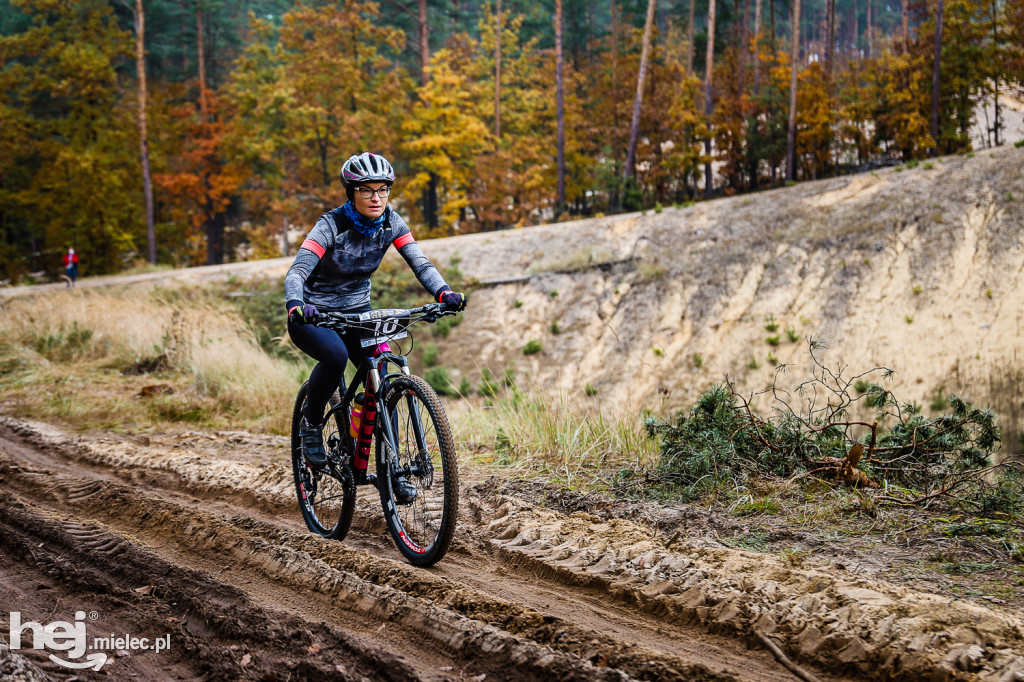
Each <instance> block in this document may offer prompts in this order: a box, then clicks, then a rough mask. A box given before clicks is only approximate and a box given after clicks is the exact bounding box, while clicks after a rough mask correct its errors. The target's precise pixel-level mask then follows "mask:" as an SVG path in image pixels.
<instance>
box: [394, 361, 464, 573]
mask: <svg viewBox="0 0 1024 682" xmlns="http://www.w3.org/2000/svg"><path fill="white" fill-rule="evenodd" d="M383 405H384V409H383V410H382V413H381V414H380V415H379V417H378V419H390V420H391V422H392V424H393V426H394V427H395V429H394V430H395V434H396V438H397V444H396V445H397V453H395V454H396V457H395V460H396V461H395V462H391V461H390V460H391V459H392V458H391V457H389V454H390V453H389V452H388V451H387V450H385V448H386V446H385V444H384V440H385V439H384V436H383V434H384V430H383V425H382V424H379V425H378V427H377V432H378V433H377V439H376V440H377V487H378V489H379V490H380V500H381V505H382V506H383V508H384V517H385V519H386V520H387V524H388V529H389V530H390V531H391V537H392V539H393V540H394V541H395V545H397V546H398V549H399V551H400V552H401V553H402V555H403V556H404V557H405V558H406V560H407V561H409V563H411V564H413V565H414V566H431V565H433V564H435V563H437V562H438V561H440V560H441V558H442V557H443V556H444V555H445V553H446V552H447V551H448V548H449V547H450V546H451V542H452V537H453V536H454V534H455V521H456V516H457V515H458V509H459V474H458V468H457V463H456V459H455V441H454V439H453V438H452V432H451V427H450V425H449V424H448V417H447V416H446V415H445V412H444V407H442V405H441V401H440V399H439V398H438V397H437V393H436V392H435V391H434V389H433V388H431V387H430V385H429V384H428V383H427V382H426V381H424V380H423V379H421V378H419V377H416V376H402V377H398V378H396V379H394V380H393V381H391V384H390V386H389V388H388V389H387V393H386V395H385V396H384V401H383ZM412 410H415V411H416V412H417V413H418V414H419V415H420V422H421V424H422V429H423V437H424V440H425V441H426V442H425V445H426V448H425V451H426V454H427V456H429V458H430V461H431V464H432V466H433V472H432V475H425V474H422V473H421V474H420V475H417V474H416V473H411V474H409V475H408V476H407V479H408V480H409V481H410V482H411V483H412V484H413V485H414V486H415V488H416V493H417V495H416V498H415V500H413V501H412V502H411V503H406V504H399V503H398V502H397V501H396V499H395V492H394V480H393V477H392V476H391V475H390V472H389V467H395V468H397V470H399V471H405V472H409V471H413V472H415V471H417V470H418V471H420V472H422V471H423V470H424V469H425V468H424V467H422V466H420V465H419V464H418V462H419V461H420V460H419V455H418V451H419V448H418V446H417V439H416V428H415V427H416V424H415V420H414V419H413V418H412Z"/></svg>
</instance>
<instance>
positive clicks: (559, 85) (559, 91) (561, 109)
mask: <svg viewBox="0 0 1024 682" xmlns="http://www.w3.org/2000/svg"><path fill="white" fill-rule="evenodd" d="M562 68H563V64H562V0H555V100H556V102H555V105H556V109H557V112H556V116H557V118H558V201H557V203H556V208H555V213H556V214H560V213H561V212H562V211H564V210H565V89H564V84H563V78H562ZM556 217H557V215H556Z"/></svg>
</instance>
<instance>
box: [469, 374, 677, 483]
mask: <svg viewBox="0 0 1024 682" xmlns="http://www.w3.org/2000/svg"><path fill="white" fill-rule="evenodd" d="M460 408H461V409H459V410H457V411H456V413H455V414H453V416H452V422H453V430H454V432H455V436H456V439H457V440H458V441H459V442H460V449H462V450H467V449H468V450H478V451H483V452H485V453H487V454H486V455H485V457H484V458H485V459H486V460H487V461H492V462H494V463H496V464H499V465H502V466H505V467H508V468H509V469H511V470H512V471H514V472H515V473H516V474H518V475H522V476H536V475H543V476H546V477H549V479H550V480H553V481H554V482H556V483H559V484H561V485H563V486H566V487H569V488H580V487H587V488H591V489H593V488H604V487H606V483H605V481H606V480H607V477H608V474H609V473H610V472H613V471H615V470H618V469H622V468H630V469H633V470H639V469H640V468H643V467H647V466H650V465H651V463H652V462H654V461H656V460H657V444H656V443H655V442H654V441H652V440H650V439H648V438H647V436H646V433H645V431H644V428H643V424H642V420H641V419H640V417H639V416H638V415H637V414H635V413H625V412H622V411H618V410H612V409H610V408H608V407H607V406H602V405H601V403H600V402H597V401H595V400H594V399H593V398H591V399H588V400H580V399H573V398H570V397H567V396H564V395H563V396H560V397H557V398H554V399H549V398H546V397H545V393H544V392H542V391H541V390H540V389H539V388H538V387H532V388H527V389H525V390H522V389H520V388H518V387H513V388H511V389H509V390H507V391H506V392H505V393H504V394H503V395H502V396H500V397H496V398H493V399H489V400H485V401H483V402H482V403H478V404H463V405H460ZM491 453H493V455H492V454H491Z"/></svg>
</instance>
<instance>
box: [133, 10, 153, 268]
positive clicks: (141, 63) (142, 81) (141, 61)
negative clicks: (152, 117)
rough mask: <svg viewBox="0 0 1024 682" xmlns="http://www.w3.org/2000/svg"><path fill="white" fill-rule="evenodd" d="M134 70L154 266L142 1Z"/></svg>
mask: <svg viewBox="0 0 1024 682" xmlns="http://www.w3.org/2000/svg"><path fill="white" fill-rule="evenodd" d="M135 70H136V71H137V72H138V74H139V93H138V95H139V159H140V160H141V161H142V190H143V193H144V194H145V197H146V240H147V241H148V243H149V262H150V263H153V264H154V265H155V264H156V227H155V225H154V221H153V181H152V178H151V177H150V173H149V134H148V132H147V130H146V14H145V11H144V9H143V7H142V0H135Z"/></svg>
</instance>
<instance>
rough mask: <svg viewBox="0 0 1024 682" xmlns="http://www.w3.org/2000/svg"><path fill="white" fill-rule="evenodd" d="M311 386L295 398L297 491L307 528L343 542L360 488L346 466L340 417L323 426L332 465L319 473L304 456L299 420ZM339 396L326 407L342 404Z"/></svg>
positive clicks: (294, 457) (293, 448) (293, 411)
mask: <svg viewBox="0 0 1024 682" xmlns="http://www.w3.org/2000/svg"><path fill="white" fill-rule="evenodd" d="M308 383H309V382H307V383H305V384H302V388H300V389H299V395H298V396H296V398H295V408H294V409H293V410H292V475H293V476H294V477H295V492H296V494H297V495H298V497H299V509H300V511H301V512H302V519H303V520H304V521H305V522H306V527H307V528H309V529H310V530H311V531H313V532H314V533H316V534H317V535H322V536H323V537H325V538H331V539H334V540H343V539H344V538H345V536H346V535H347V534H348V529H349V527H350V526H351V525H352V515H353V513H354V512H355V508H356V486H355V481H354V480H353V478H352V469H351V467H350V466H348V465H346V464H345V463H344V455H343V453H342V451H341V447H342V445H341V444H342V435H343V434H342V432H341V430H340V429H341V423H340V422H339V420H338V417H337V415H335V416H333V417H332V418H330V419H328V420H327V422H326V423H325V424H324V427H323V435H324V447H325V448H326V449H327V456H328V457H329V458H330V460H331V461H330V464H329V465H328V466H327V467H326V468H324V469H323V470H317V469H314V468H313V467H310V466H308V465H307V464H306V460H305V458H304V457H303V456H302V440H301V439H300V438H299V420H300V419H301V418H302V406H303V404H304V403H305V402H306V390H307V386H308ZM338 400H339V398H338V394H337V393H335V394H334V395H332V396H331V399H330V401H329V402H328V404H327V407H326V408H325V410H324V411H325V413H326V410H327V409H330V408H331V407H332V406H334V405H336V404H337V403H338Z"/></svg>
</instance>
